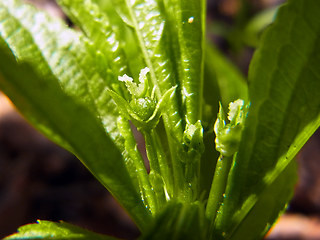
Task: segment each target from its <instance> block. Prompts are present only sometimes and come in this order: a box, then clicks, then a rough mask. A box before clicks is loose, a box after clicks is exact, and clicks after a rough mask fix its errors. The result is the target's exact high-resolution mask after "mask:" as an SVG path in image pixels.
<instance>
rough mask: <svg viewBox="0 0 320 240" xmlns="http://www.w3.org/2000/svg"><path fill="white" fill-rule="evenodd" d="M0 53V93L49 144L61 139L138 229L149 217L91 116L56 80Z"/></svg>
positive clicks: (121, 164)
mask: <svg viewBox="0 0 320 240" xmlns="http://www.w3.org/2000/svg"><path fill="white" fill-rule="evenodd" d="M1 49H2V48H1ZM5 51H7V50H5ZM5 51H0V88H1V90H2V91H3V92H4V93H5V94H7V95H8V97H9V98H10V99H11V100H12V101H13V103H14V104H15V105H16V106H17V108H18V109H19V110H20V111H21V112H22V113H23V114H24V116H26V118H27V119H28V120H29V121H30V122H31V123H32V124H33V125H34V126H36V127H37V128H38V129H39V130H40V131H42V132H43V133H44V134H45V135H47V136H48V137H52V134H54V135H53V136H55V137H54V138H53V140H57V139H58V140H60V139H62V140H63V142H62V143H66V144H67V146H68V147H69V150H71V152H72V153H74V154H75V155H76V156H77V157H78V158H79V159H80V160H81V161H82V162H83V164H84V165H86V167H87V168H88V169H89V170H90V171H91V172H92V173H93V174H94V175H95V176H96V178H97V179H98V180H99V181H100V182H101V183H102V184H103V185H104V186H105V187H106V188H107V189H108V190H109V191H110V192H111V193H112V194H113V195H114V196H115V197H116V198H117V199H118V200H119V201H120V203H121V204H122V205H123V206H124V207H125V208H126V209H127V210H128V211H130V213H131V216H132V217H133V219H134V220H135V221H136V222H137V224H138V225H139V227H140V228H143V227H144V224H145V223H146V222H145V219H148V217H149V212H148V211H147V210H146V209H145V206H144V204H143V203H142V201H141V199H140V196H139V194H138V193H137V191H136V189H135V187H134V186H133V184H132V180H131V179H130V177H129V174H128V172H127V169H126V167H125V165H124V162H123V161H122V160H121V159H122V158H121V154H120V152H119V151H118V150H117V148H115V146H114V144H113V143H112V141H111V139H110V138H109V137H108V136H107V135H106V132H105V129H104V128H103V125H102V124H101V122H100V121H99V119H98V118H97V117H96V115H95V114H94V113H93V112H92V111H90V110H88V109H87V108H86V107H85V106H84V105H82V104H80V103H79V102H78V101H75V100H74V99H73V98H72V97H70V96H68V95H67V94H65V93H64V92H63V91H62V89H61V87H60V86H59V83H58V80H56V79H54V78H51V79H49V78H48V79H44V78H43V76H41V75H40V74H37V73H36V72H35V71H33V67H31V66H30V65H29V64H25V63H21V64H18V63H17V62H16V61H15V60H14V59H13V56H8V55H7V54H5V53H4V52H5ZM58 143H60V144H61V141H58ZM106 152H107V154H106Z"/></svg>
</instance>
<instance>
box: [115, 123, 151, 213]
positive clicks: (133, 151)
mask: <svg viewBox="0 0 320 240" xmlns="http://www.w3.org/2000/svg"><path fill="white" fill-rule="evenodd" d="M118 126H119V130H120V133H121V135H122V136H123V138H124V139H125V148H126V150H127V152H128V154H129V156H130V158H131V159H132V160H133V164H134V167H135V169H134V172H136V173H137V178H138V181H139V187H140V191H141V193H142V196H143V199H144V201H145V205H146V206H148V208H149V210H150V211H151V213H152V214H154V211H155V209H156V196H155V193H154V191H153V189H152V186H151V183H150V181H149V177H148V173H147V170H146V168H145V166H144V161H143V159H142V157H141V154H140V153H139V151H138V149H137V142H136V140H135V138H134V136H133V134H132V132H131V131H130V129H131V128H130V123H129V121H128V120H126V119H123V118H120V119H119V120H118ZM129 170H130V169H129Z"/></svg>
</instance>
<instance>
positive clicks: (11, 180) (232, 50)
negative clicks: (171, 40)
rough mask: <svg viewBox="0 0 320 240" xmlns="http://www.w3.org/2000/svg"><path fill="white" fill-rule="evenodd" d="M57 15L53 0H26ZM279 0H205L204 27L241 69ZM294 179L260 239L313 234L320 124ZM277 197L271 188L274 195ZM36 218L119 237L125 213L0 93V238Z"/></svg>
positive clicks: (125, 231)
mask: <svg viewBox="0 0 320 240" xmlns="http://www.w3.org/2000/svg"><path fill="white" fill-rule="evenodd" d="M28 2H33V3H34V4H36V5H37V7H39V8H42V9H45V10H46V11H48V12H49V13H50V14H52V15H55V16H58V17H61V18H64V19H65V20H66V21H67V22H68V23H69V24H72V23H71V22H70V21H69V20H68V19H67V18H66V17H65V16H64V14H63V13H62V12H61V11H60V9H59V8H58V7H57V5H56V3H55V1H54V0H32V1H31V0H28ZM283 2H285V1H283V0H282V1H280V0H251V1H249V0H208V7H207V12H208V15H207V35H208V39H209V41H212V42H213V43H214V44H216V46H217V47H218V48H219V49H220V51H221V52H222V53H223V54H224V55H225V56H227V57H228V59H229V61H230V62H232V63H234V64H235V65H237V66H238V67H239V69H240V70H241V72H242V73H243V74H244V76H246V75H247V72H248V65H249V62H250V59H251V57H252V54H253V52H254V49H255V48H256V47H257V46H258V45H259V39H260V35H261V33H262V31H263V30H264V28H265V27H266V26H267V25H269V24H270V23H271V22H272V20H273V19H274V16H275V14H276V10H277V7H278V6H279V5H280V4H282V3H283ZM297 162H298V166H299V172H298V174H299V181H298V183H297V185H296V189H295V195H294V197H293V200H292V201H291V203H290V204H289V206H288V210H287V212H286V213H285V214H284V215H283V216H282V217H281V218H280V219H279V220H278V222H277V224H276V225H275V226H274V227H273V228H272V230H271V231H270V232H269V234H268V236H267V237H266V239H268V240H275V239H281V240H284V239H292V240H293V239H320V174H319V173H320V132H319V131H318V132H316V133H315V134H314V136H313V137H312V138H311V139H310V140H309V142H308V143H307V144H306V145H305V147H304V148H303V149H302V151H301V152H300V153H299V154H298V156H297ZM275 197H276V196H275ZM37 219H41V220H51V221H59V220H64V221H66V222H69V223H73V224H76V225H78V226H81V227H85V228H87V229H90V230H93V231H96V232H99V233H104V234H110V235H114V236H117V237H120V238H125V239H134V238H136V237H137V236H139V232H138V230H137V229H136V228H135V226H134V225H133V223H132V221H131V220H130V218H129V217H128V216H127V214H126V213H125V212H124V211H123V209H122V208H121V207H120V206H119V205H118V204H117V202H116V201H115V200H114V199H113V198H112V197H111V195H110V194H109V193H108V192H107V191H106V190H105V189H104V187H103V186H102V185H100V183H99V182H98V181H96V180H95V179H94V178H93V176H91V174H90V173H89V172H88V171H87V170H86V169H85V167H84V166H82V164H81V163H80V161H79V160H77V159H76V158H75V157H74V156H72V155H71V154H69V153H68V152H66V151H65V150H63V149H61V148H60V147H58V146H56V145H55V144H53V143H52V142H50V141H49V140H47V139H46V138H45V137H43V136H42V135H41V134H39V133H38V132H37V131H35V130H34V129H33V127H31V126H30V125H29V124H28V123H27V122H26V121H25V120H24V119H23V117H21V116H20V115H19V113H17V111H16V110H15V109H14V107H13V106H12V104H11V103H10V101H9V100H8V99H7V98H6V97H5V96H4V95H3V94H1V93H0V238H3V237H4V236H7V235H9V234H11V233H13V232H15V231H16V229H17V228H18V227H19V226H21V225H24V224H27V223H31V222H35V221H36V220H37Z"/></svg>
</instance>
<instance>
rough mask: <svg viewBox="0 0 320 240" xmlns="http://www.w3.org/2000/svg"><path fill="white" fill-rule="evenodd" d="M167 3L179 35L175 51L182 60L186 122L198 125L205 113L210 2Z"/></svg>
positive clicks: (180, 0) (172, 30)
mask: <svg viewBox="0 0 320 240" xmlns="http://www.w3.org/2000/svg"><path fill="white" fill-rule="evenodd" d="M164 3H165V6H166V11H167V14H170V18H171V21H172V22H171V24H170V26H169V28H170V33H171V37H172V38H176V39H175V41H176V42H175V44H176V46H175V49H174V51H175V56H176V61H177V62H178V63H179V66H178V69H179V79H180V82H181V88H182V89H181V90H182V97H183V102H184V104H185V115H186V121H187V123H189V124H195V123H196V121H198V120H199V119H200V118H201V115H202V112H201V109H202V108H201V106H202V89H203V70H204V49H205V46H204V43H205V41H204V40H205V37H204V33H205V16H206V15H205V11H206V3H205V1H203V0H200V1H189V0H174V1H164ZM173 41H174V40H173Z"/></svg>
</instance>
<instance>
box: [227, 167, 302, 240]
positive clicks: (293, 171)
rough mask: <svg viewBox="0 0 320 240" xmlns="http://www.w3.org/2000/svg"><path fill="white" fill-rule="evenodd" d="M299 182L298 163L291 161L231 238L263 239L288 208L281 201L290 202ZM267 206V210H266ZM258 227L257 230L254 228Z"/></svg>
mask: <svg viewBox="0 0 320 240" xmlns="http://www.w3.org/2000/svg"><path fill="white" fill-rule="evenodd" d="M296 183H297V163H296V161H291V162H290V163H289V165H288V166H287V167H286V168H285V169H284V170H283V172H282V174H280V175H278V177H277V179H275V180H274V181H273V182H272V183H271V185H270V186H269V187H268V188H266V189H264V190H263V192H262V193H261V195H260V196H259V199H258V200H256V202H255V205H254V206H253V207H252V208H251V209H250V212H249V213H248V214H246V215H245V216H241V218H243V220H242V221H241V222H240V224H239V225H238V226H237V228H236V229H235V230H234V232H233V234H232V237H231V238H230V239H234V240H238V239H243V237H244V236H245V237H246V239H263V237H264V235H265V234H266V233H267V232H268V230H270V228H271V226H272V224H273V223H274V221H275V220H276V219H277V218H278V217H279V216H280V214H282V213H283V212H284V210H286V206H287V205H285V206H283V205H282V204H279V202H282V203H286V202H289V201H290V199H291V198H292V196H293V192H294V187H295V185H296ZM266 207H267V209H268V210H267V211H266ZM252 229H257V230H254V231H253V230H252Z"/></svg>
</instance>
